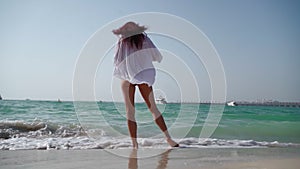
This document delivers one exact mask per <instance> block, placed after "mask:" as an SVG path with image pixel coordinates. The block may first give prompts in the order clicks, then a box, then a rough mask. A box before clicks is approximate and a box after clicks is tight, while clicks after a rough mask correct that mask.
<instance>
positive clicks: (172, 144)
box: [167, 138, 179, 147]
mask: <svg viewBox="0 0 300 169" xmlns="http://www.w3.org/2000/svg"><path fill="white" fill-rule="evenodd" d="M167 142H168V144H169V145H170V146H171V147H179V144H178V143H176V142H175V141H174V140H172V139H171V138H167Z"/></svg>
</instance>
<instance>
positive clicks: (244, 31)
mask: <svg viewBox="0 0 300 169" xmlns="http://www.w3.org/2000/svg"><path fill="white" fill-rule="evenodd" d="M299 9H300V2H299V1H296V0H243V1H240V0H226V1H225V0H219V1H214V0H210V1H209V0H207V1H171V0H166V1H159V0H154V1H151V2H150V1H117V0H115V1H107V2H103V1H96V0H0V23H1V26H0V37H1V38H0V94H1V96H2V97H3V98H4V99H26V98H29V99H37V100H57V99H58V98H60V99H61V100H72V82H73V74H74V70H75V65H76V62H77V58H78V56H79V55H80V51H81V50H82V49H83V47H84V45H85V44H86V42H87V41H88V40H89V38H90V37H91V36H92V35H93V34H94V33H95V32H97V31H98V30H99V29H100V28H101V27H103V26H104V25H106V24H108V23H110V22H111V21H113V20H116V19H118V18H120V17H124V16H126V15H129V14H134V13H138V12H161V13H168V14H172V15H175V16H178V17H180V18H184V19H186V20H187V21H189V22H191V23H192V24H194V25H195V26H196V27H197V28H198V29H200V30H201V31H202V32H203V33H204V34H205V35H206V36H207V37H208V38H209V40H210V41H211V43H212V44H213V46H214V47H215V49H216V50H217V52H218V54H219V57H220V59H221V62H222V65H223V68H224V73H225V75H226V84H227V86H226V87H227V94H226V99H227V100H246V101H256V100H265V99H266V100H271V99H272V100H279V101H300V90H299V86H300V76H299V72H300V71H299V70H300V68H299V67H300V57H299V56H300V48H299V44H300V28H299V27H300V19H299V16H300V10H299ZM140 24H145V25H147V23H140ZM120 26H121V25H120ZM165 26H166V27H167V26H168V25H167V24H166V25H165ZM150 30H151V25H149V31H150ZM112 36H114V35H112ZM149 36H150V37H151V39H152V40H153V41H154V43H155V44H156V45H157V47H159V48H160V49H166V50H168V51H170V52H173V53H174V54H176V55H179V56H180V58H183V62H189V58H192V57H193V56H192V55H193V53H192V52H191V51H189V50H188V49H187V48H185V47H184V45H183V44H181V43H180V42H178V41H176V40H174V39H170V38H168V37H163V36H158V35H154V34H153V35H151V34H149ZM116 40H117V38H116ZM113 54H114V49H111V50H110V52H109V53H108V54H107V56H106V57H105V59H104V60H103V62H101V63H99V65H98V69H97V73H96V76H95V98H96V99H97V100H111V99H112V98H113V99H115V100H118V101H119V100H122V96H121V92H120V90H119V88H118V87H111V86H118V85H119V82H118V80H114V79H113V80H112V71H113ZM168 58H169V56H168V54H166V56H165V57H164V59H163V61H162V63H161V64H162V65H166V66H170V65H171V66H172V65H174V66H173V67H178V68H179V69H178V70H183V69H185V70H189V69H188V68H184V66H183V65H180V64H179V63H175V61H172V59H170V58H169V59H168ZM164 61H165V62H164ZM155 65H157V64H155ZM187 66H188V67H190V69H191V71H190V72H189V73H188V74H191V75H193V76H194V77H195V78H196V79H195V80H196V82H197V85H198V86H197V87H198V88H199V93H198V92H195V90H194V89H193V88H191V87H190V86H189V85H188V84H183V85H182V86H180V85H179V86H178V84H176V79H174V77H173V76H172V72H168V73H169V74H166V73H164V72H162V71H158V72H157V77H156V82H155V85H154V90H155V94H156V95H157V96H158V95H162V96H164V97H166V98H167V100H170V101H195V100H197V98H198V97H199V95H200V100H201V101H209V100H210V99H211V89H210V86H211V84H210V79H209V77H208V74H207V72H206V69H205V65H203V64H201V63H200V64H199V63H197V64H195V63H194V64H193V63H190V64H188V65H187ZM182 72H184V71H182ZM170 74H171V75H170ZM182 76H183V77H184V76H185V74H182ZM112 81H113V84H112V83H111V82H112ZM181 89H184V90H181ZM182 91H186V92H185V93H182ZM137 97H139V96H138V95H137Z"/></svg>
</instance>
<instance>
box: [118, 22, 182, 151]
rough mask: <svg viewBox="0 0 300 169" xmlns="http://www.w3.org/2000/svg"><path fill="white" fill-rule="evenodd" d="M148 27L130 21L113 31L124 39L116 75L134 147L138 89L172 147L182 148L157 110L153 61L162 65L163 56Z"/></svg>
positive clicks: (119, 49) (120, 48)
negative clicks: (147, 29)
mask: <svg viewBox="0 0 300 169" xmlns="http://www.w3.org/2000/svg"><path fill="white" fill-rule="evenodd" d="M145 30H146V27H144V26H139V25H138V24H136V23H134V22H127V23H126V24H125V25H123V26H122V27H120V28H119V29H116V30H113V33H114V34H115V35H118V36H120V39H119V42H118V49H117V52H116V55H115V58H114V65H115V69H114V76H115V77H117V78H120V79H121V80H122V82H121V88H122V92H123V96H124V100H125V106H126V117H127V125H128V130H129V133H130V136H131V139H132V145H133V147H134V148H138V143H137V139H136V138H137V134H136V133H137V125H136V121H135V108H134V95H135V87H136V86H137V87H138V88H139V90H140V93H141V95H142V97H143V99H144V100H145V102H146V104H147V106H148V108H149V110H150V112H151V113H152V116H153V118H154V120H155V122H156V124H157V125H158V127H159V128H160V129H161V130H162V132H163V133H164V135H165V137H166V140H167V142H168V144H169V145H170V146H172V147H178V146H179V145H178V144H177V143H176V142H175V141H173V140H172V139H171V136H170V134H169V132H168V130H167V126H166V124H165V121H164V118H163V116H162V115H161V113H160V111H159V110H158V108H157V107H156V104H155V101H154V95H153V89H152V85H153V83H154V81H155V68H154V66H153V64H152V61H158V62H160V61H161V59H162V56H161V54H160V52H159V51H158V49H157V48H156V47H155V45H154V44H153V43H152V41H151V40H150V39H149V37H147V35H146V34H145V33H144V31H145Z"/></svg>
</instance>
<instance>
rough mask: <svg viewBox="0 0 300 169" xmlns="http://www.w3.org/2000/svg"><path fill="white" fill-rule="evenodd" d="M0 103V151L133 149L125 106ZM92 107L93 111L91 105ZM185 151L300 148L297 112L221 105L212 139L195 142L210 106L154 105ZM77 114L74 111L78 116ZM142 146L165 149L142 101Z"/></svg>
mask: <svg viewBox="0 0 300 169" xmlns="http://www.w3.org/2000/svg"><path fill="white" fill-rule="evenodd" d="M80 105H81V107H80V110H78V109H76V111H75V108H74V106H75V104H74V103H73V102H57V101H31V100H1V101H0V149H2V150H17V149H94V148H126V147H130V146H131V142H130V138H129V137H128V133H127V124H126V118H125V116H124V115H125V112H124V104H123V103H113V102H97V103H91V102H82V103H80ZM95 105H96V107H95ZM158 106H159V109H160V110H161V111H162V113H163V116H164V118H165V121H166V123H167V125H168V127H169V128H170V132H171V135H172V136H173V137H174V138H175V140H176V141H178V142H179V143H180V144H181V145H182V146H185V147H247V148H251V147H287V146H288V147H293V146H296V147H298V146H299V145H300V108H299V107H271V106H235V107H228V106H225V107H224V111H223V114H222V117H221V120H220V122H219V123H218V125H217V129H216V130H215V131H214V133H213V134H212V135H211V136H210V138H199V134H200V132H201V130H202V127H203V124H204V122H205V120H206V118H207V114H208V112H209V108H210V105H208V104H180V103H172V104H166V105H158ZM76 112H77V113H76ZM136 119H137V122H138V136H139V139H138V142H139V144H140V147H145V148H148V147H150V148H151V147H154V148H161V147H167V146H168V145H167V144H166V142H165V141H164V139H163V137H162V135H161V132H160V130H159V129H158V127H157V126H156V124H155V123H154V122H153V119H152V116H151V113H150V112H149V111H148V109H147V107H146V105H145V104H144V103H136Z"/></svg>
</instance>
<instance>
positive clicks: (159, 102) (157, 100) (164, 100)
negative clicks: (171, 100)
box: [155, 96, 168, 104]
mask: <svg viewBox="0 0 300 169" xmlns="http://www.w3.org/2000/svg"><path fill="white" fill-rule="evenodd" d="M155 101H156V103H157V104H167V103H168V102H167V101H166V99H165V98H163V97H162V96H159V98H158V99H156V100H155Z"/></svg>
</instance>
